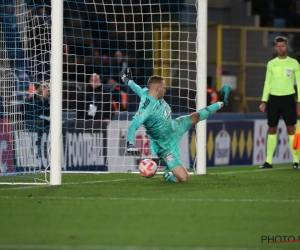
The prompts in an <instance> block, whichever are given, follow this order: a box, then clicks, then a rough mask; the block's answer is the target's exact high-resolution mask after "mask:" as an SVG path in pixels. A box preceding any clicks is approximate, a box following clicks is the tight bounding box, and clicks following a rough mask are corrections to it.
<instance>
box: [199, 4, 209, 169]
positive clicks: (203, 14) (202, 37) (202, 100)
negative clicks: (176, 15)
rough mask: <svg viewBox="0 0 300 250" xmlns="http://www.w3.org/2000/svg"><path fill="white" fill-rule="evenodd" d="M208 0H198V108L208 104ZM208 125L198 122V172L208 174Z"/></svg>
mask: <svg viewBox="0 0 300 250" xmlns="http://www.w3.org/2000/svg"><path fill="white" fill-rule="evenodd" d="M207 1H208V0H197V2H196V4H197V67H196V70H197V80H196V81H197V82H196V84H197V109H201V108H203V107H205V106H206V98H207V96H206V84H207V83H206V82H207V80H206V79H207ZM206 126H207V121H206V120H204V121H201V122H199V123H198V124H197V141H196V144H197V162H196V164H197V168H196V173H197V174H206V154H207V150H206Z"/></svg>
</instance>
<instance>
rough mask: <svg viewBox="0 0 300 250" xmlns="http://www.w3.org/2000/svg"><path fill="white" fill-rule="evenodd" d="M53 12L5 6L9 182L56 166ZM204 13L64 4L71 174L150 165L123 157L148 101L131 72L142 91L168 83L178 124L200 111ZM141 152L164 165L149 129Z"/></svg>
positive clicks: (190, 4) (176, 6) (0, 37)
mask: <svg viewBox="0 0 300 250" xmlns="http://www.w3.org/2000/svg"><path fill="white" fill-rule="evenodd" d="M51 12H52V13H54V11H53V10H52V11H51V2H50V1H47V0H27V1H26V0H4V1H2V4H1V14H0V23H1V33H0V46H1V59H0V73H1V127H2V131H1V135H2V139H1V149H2V151H1V152H2V163H1V162H0V164H1V173H2V176H3V174H4V173H18V172H22V171H27V172H28V171H29V172H34V173H36V171H40V170H44V169H45V168H46V167H47V166H49V165H50V167H51V163H50V162H49V160H50V157H49V154H50V153H51V151H50V148H51V145H50V142H49V132H50V131H49V130H50V123H51V121H50V116H49V115H50V110H51V109H50V98H51V94H52V93H50V89H49V86H50V84H54V85H55V82H51V81H50V57H51V25H52V24H51ZM196 16H197V15H196V7H195V2H194V1H186V2H184V1H171V0H165V1H141V0H137V1H126V0H122V1H121V0H119V1H104V0H103V1H98V0H97V1H95V0H94V1H93V0H85V1H83V0H69V1H64V32H63V47H62V48H61V50H62V53H63V62H62V68H63V100H62V101H63V124H62V133H63V142H62V145H61V147H62V162H63V170H66V171H117V172H123V171H134V170H136V169H137V165H138V163H139V161H140V160H141V159H140V158H134V157H128V156H124V153H125V144H126V135H127V128H128V125H129V122H130V120H131V118H132V116H133V115H134V113H135V112H136V111H137V109H138V105H139V101H140V100H139V97H138V96H137V95H136V94H135V93H133V92H132V90H130V89H129V88H128V87H127V86H125V85H124V84H122V83H121V81H120V77H119V75H120V72H121V71H122V70H124V69H125V68H127V67H130V68H131V70H132V72H133V76H134V81H135V82H136V83H137V84H138V85H140V86H141V87H145V86H146V83H147V79H148V78H149V77H150V76H151V75H154V74H155V75H162V76H163V77H164V78H165V80H166V83H167V85H168V90H167V93H166V95H165V100H166V101H167V102H168V103H169V104H170V106H171V108H172V111H173V116H174V118H175V117H178V116H180V115H186V114H188V113H189V112H191V111H194V110H195V97H196V91H195V89H196ZM54 34H55V33H54ZM57 63H60V62H57ZM193 134H194V131H190V132H189V133H187V134H186V135H185V136H184V137H183V139H182V141H181V143H180V149H181V157H182V161H183V164H184V165H185V166H186V167H187V168H189V167H190V166H191V165H192V163H193V159H194V156H195V147H193V146H192V147H190V141H193V137H190V136H189V135H193ZM5 145H6V146H5ZM136 145H137V146H138V147H139V148H140V149H141V151H142V153H143V158H153V159H154V160H155V161H157V162H158V163H159V164H160V165H161V166H162V167H163V164H162V163H161V162H159V160H158V159H157V158H156V157H155V156H152V155H151V152H150V149H149V138H148V137H147V135H146V134H145V131H144V130H143V128H140V129H139V130H138V131H137V133H136ZM190 151H191V152H192V154H190V153H189V152H190ZM4 166H6V167H4Z"/></svg>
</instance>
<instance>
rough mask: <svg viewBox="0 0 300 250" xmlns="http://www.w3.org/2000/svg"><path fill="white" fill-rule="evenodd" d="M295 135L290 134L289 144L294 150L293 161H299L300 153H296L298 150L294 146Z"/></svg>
mask: <svg viewBox="0 0 300 250" xmlns="http://www.w3.org/2000/svg"><path fill="white" fill-rule="evenodd" d="M294 138H295V136H294V135H289V144H290V148H291V151H292V156H293V163H295V162H296V163H299V158H298V155H297V154H296V150H294V148H293V146H294Z"/></svg>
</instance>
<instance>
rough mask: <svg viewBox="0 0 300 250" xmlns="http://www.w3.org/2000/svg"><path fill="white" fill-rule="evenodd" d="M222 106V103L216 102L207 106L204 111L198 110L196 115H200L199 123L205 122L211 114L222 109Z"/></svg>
mask: <svg viewBox="0 0 300 250" xmlns="http://www.w3.org/2000/svg"><path fill="white" fill-rule="evenodd" d="M223 105H224V103H223V102H216V103H214V104H212V105H210V106H207V107H206V108H204V109H200V110H198V111H197V113H198V114H199V115H200V117H199V121H203V120H206V119H207V118H208V117H209V116H210V115H211V114H212V113H214V112H216V111H217V110H219V109H220V108H222V107H223Z"/></svg>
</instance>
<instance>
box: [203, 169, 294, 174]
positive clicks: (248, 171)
mask: <svg viewBox="0 0 300 250" xmlns="http://www.w3.org/2000/svg"><path fill="white" fill-rule="evenodd" d="M283 169H288V168H287V167H285V168H270V169H253V170H240V171H231V172H215V173H209V174H238V173H251V172H264V171H274V170H283ZM295 171H297V170H295Z"/></svg>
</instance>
